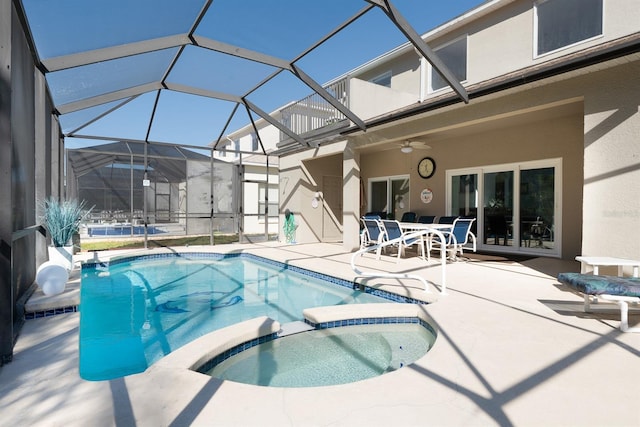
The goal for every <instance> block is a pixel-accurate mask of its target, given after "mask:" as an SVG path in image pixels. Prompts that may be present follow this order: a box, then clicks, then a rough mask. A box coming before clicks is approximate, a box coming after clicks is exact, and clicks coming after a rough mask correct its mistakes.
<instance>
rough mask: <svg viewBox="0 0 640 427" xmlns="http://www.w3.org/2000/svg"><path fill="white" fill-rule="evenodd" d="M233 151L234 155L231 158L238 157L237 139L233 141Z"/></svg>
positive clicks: (238, 146) (238, 142)
mask: <svg viewBox="0 0 640 427" xmlns="http://www.w3.org/2000/svg"><path fill="white" fill-rule="evenodd" d="M233 151H235V154H234V156H233V157H238V154H239V153H240V140H239V139H235V140H234V141H233Z"/></svg>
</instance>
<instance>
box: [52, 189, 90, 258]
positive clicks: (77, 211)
mask: <svg viewBox="0 0 640 427" xmlns="http://www.w3.org/2000/svg"><path fill="white" fill-rule="evenodd" d="M85 207H86V203H85V201H84V200H83V201H82V202H80V203H78V201H77V200H63V201H59V200H57V199H55V198H53V197H50V198H48V199H45V201H44V204H43V212H44V213H43V216H42V221H43V222H44V224H45V227H46V228H47V230H48V231H49V235H50V236H51V242H52V244H53V246H55V247H61V246H67V245H68V244H69V242H71V239H72V237H73V234H74V233H76V232H77V231H78V229H79V228H80V222H82V220H83V219H84V217H85V216H86V215H87V214H88V213H89V212H90V211H91V209H88V210H85Z"/></svg>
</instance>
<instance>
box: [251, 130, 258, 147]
mask: <svg viewBox="0 0 640 427" xmlns="http://www.w3.org/2000/svg"><path fill="white" fill-rule="evenodd" d="M251 151H258V135H257V134H256V133H255V132H251Z"/></svg>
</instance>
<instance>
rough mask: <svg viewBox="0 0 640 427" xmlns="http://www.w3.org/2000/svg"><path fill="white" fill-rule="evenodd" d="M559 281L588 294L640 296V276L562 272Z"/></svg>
mask: <svg viewBox="0 0 640 427" xmlns="http://www.w3.org/2000/svg"><path fill="white" fill-rule="evenodd" d="M558 281H559V282H560V283H564V284H565V285H568V286H570V287H571V288H573V289H576V290H577V291H579V292H582V293H583V294H588V295H618V296H624V297H640V278H637V277H617V276H594V275H592V274H580V273H560V274H559V275H558Z"/></svg>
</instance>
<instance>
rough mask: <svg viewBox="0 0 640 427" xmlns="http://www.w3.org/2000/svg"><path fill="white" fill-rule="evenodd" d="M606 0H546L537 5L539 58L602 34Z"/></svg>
mask: <svg viewBox="0 0 640 427" xmlns="http://www.w3.org/2000/svg"><path fill="white" fill-rule="evenodd" d="M602 16H603V12H602V0H543V1H539V2H537V3H536V5H535V19H536V31H537V35H536V39H535V40H536V47H535V49H536V55H543V54H545V53H549V52H553V51H554V50H558V49H561V48H563V47H567V46H571V45H573V44H576V43H579V42H582V41H585V40H588V39H591V38H593V37H598V36H601V35H602V27H603V24H602Z"/></svg>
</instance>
